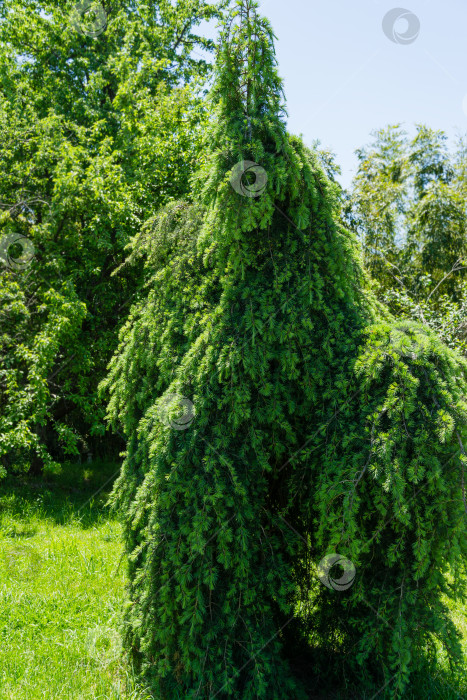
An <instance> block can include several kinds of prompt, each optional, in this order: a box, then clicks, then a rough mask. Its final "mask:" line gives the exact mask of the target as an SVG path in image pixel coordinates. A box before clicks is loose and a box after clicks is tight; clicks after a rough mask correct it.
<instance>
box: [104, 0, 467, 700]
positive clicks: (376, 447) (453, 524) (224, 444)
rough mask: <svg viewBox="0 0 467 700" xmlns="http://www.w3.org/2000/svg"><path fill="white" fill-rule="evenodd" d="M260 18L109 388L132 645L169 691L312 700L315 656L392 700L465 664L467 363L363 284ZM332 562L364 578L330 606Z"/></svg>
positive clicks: (167, 228) (225, 77) (331, 670)
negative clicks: (454, 601) (445, 662)
mask: <svg viewBox="0 0 467 700" xmlns="http://www.w3.org/2000/svg"><path fill="white" fill-rule="evenodd" d="M256 9H257V5H256V3H254V2H253V1H252V0H240V2H238V4H237V6H236V8H235V9H234V10H233V11H232V14H231V16H230V17H229V19H228V20H227V22H226V25H225V27H224V32H223V37H222V41H221V44H220V48H219V52H218V56H217V64H216V73H215V81H214V85H213V89H212V94H211V100H212V102H213V104H214V105H215V108H216V111H215V119H214V120H213V123H212V125H211V128H210V129H209V130H208V131H207V132H206V138H205V144H206V145H205V148H206V158H205V162H204V163H203V164H201V167H200V169H199V172H198V174H197V176H196V177H195V178H194V179H193V184H192V191H191V196H190V197H188V198H185V199H182V200H179V201H178V202H172V203H170V204H169V205H168V206H167V207H166V208H164V209H163V210H162V211H161V212H159V213H158V214H157V216H156V217H154V218H153V219H152V220H151V221H150V222H148V223H147V224H146V226H145V227H144V229H143V231H142V232H141V234H140V235H139V236H138V237H136V239H135V240H134V242H133V252H132V256H131V257H132V258H140V257H141V256H142V257H143V259H144V260H145V265H146V269H147V271H148V274H150V275H151V278H150V279H149V281H148V285H147V293H146V295H145V296H142V297H141V298H140V300H139V301H138V302H137V303H136V304H135V305H134V306H133V307H132V309H131V312H130V316H129V319H128V321H127V323H126V324H125V326H124V327H123V328H122V330H121V333H120V346H119V349H118V352H117V353H116V354H115V355H114V357H113V359H112V361H111V364H110V367H109V376H108V378H107V379H106V380H105V382H103V384H102V388H103V390H105V391H107V392H108V393H109V409H108V410H109V417H110V419H111V420H112V421H113V422H114V424H115V425H116V426H119V427H121V429H122V430H123V432H124V434H125V437H126V440H127V450H126V456H125V461H124V465H123V468H122V473H121V476H120V477H119V479H118V482H117V484H116V487H115V491H114V495H113V502H114V505H115V507H116V508H117V509H118V512H119V513H120V514H121V516H122V519H123V523H124V533H125V545H126V552H127V555H128V566H129V572H128V573H129V587H128V598H127V602H126V605H125V623H124V638H125V645H126V649H127V650H128V651H129V652H130V653H131V654H132V656H133V658H134V659H135V660H136V662H137V663H138V664H139V665H140V668H141V672H142V674H143V676H144V678H145V679H146V681H148V682H149V683H150V684H151V686H152V688H153V691H154V694H155V696H156V697H160V698H167V699H169V698H175V697H183V698H206V699H207V698H211V699H212V698H228V697H238V698H243V699H244V700H249V699H251V700H253V698H254V699H258V698H259V699H260V700H261V699H263V700H266V699H267V700H272V699H275V698H276V699H277V700H279V698H280V699H281V700H283V699H284V698H300V697H307V695H306V693H305V691H304V689H303V687H302V685H301V682H299V680H298V679H297V675H296V673H295V671H294V663H293V659H296V658H297V657H298V658H300V657H302V658H303V657H304V656H305V654H309V655H311V667H312V668H313V671H314V673H315V674H320V673H322V674H323V675H325V674H333V677H338V678H340V677H342V673H343V672H344V673H345V674H346V676H347V679H346V680H348V679H349V678H350V679H351V680H353V681H354V682H355V683H356V684H357V685H356V686H355V685H354V686H353V687H354V688H355V687H357V688H359V690H362V688H363V687H365V683H367V682H368V681H369V679H373V680H374V681H375V682H379V683H380V684H381V686H382V685H383V684H384V685H385V687H386V686H387V687H388V688H389V689H390V691H391V692H392V694H393V695H394V696H397V697H401V696H402V694H403V693H404V689H406V688H407V685H408V683H409V679H410V673H411V671H415V670H417V669H420V668H423V667H424V664H425V665H426V663H427V662H428V661H431V662H433V663H434V656H435V652H434V649H435V645H434V641H436V642H437V643H438V642H439V643H440V644H441V645H442V646H443V647H444V648H445V649H446V651H447V653H448V655H449V657H450V659H451V660H453V662H456V661H457V662H459V660H460V658H461V647H460V644H459V635H458V634H457V633H456V630H455V627H454V625H453V624H452V622H451V621H450V619H449V617H448V613H447V608H446V607H445V604H444V603H443V596H444V595H448V596H459V597H461V596H462V595H464V596H465V570H464V568H463V566H464V564H465V559H464V557H465V553H466V543H465V538H464V537H463V533H464V526H465V489H464V463H465V454H464V449H463V442H464V440H465V433H466V421H467V406H466V404H465V401H464V396H465V391H466V389H467V384H466V370H467V363H466V362H465V361H464V360H462V359H461V358H460V357H459V356H458V355H456V354H455V353H454V352H453V351H451V350H449V349H448V348H446V347H445V346H443V345H442V344H441V342H440V341H439V340H438V339H437V338H436V336H435V335H433V334H431V333H430V332H429V331H428V330H426V329H425V328H423V327H422V326H419V325H417V324H413V323H412V324H411V323H405V324H404V323H396V322H395V321H394V319H393V317H391V315H390V314H389V312H388V311H387V310H386V309H384V308H383V307H382V305H381V304H379V303H378V302H377V301H376V300H375V299H374V298H373V297H372V295H371V294H370V293H369V292H368V290H367V289H366V288H365V285H364V274H363V271H362V268H361V265H360V261H359V255H358V248H357V243H356V240H355V238H354V236H353V235H352V234H351V233H349V232H348V231H347V230H345V229H344V228H343V227H342V226H341V225H340V223H339V214H340V200H339V189H338V188H337V186H336V185H335V183H333V182H332V180H329V179H328V177H327V176H326V174H325V172H324V170H323V168H322V167H321V164H320V160H322V159H320V158H319V157H318V156H317V155H316V153H313V152H310V151H309V150H308V149H307V148H305V146H304V145H303V143H302V142H301V141H300V139H298V138H295V137H292V136H290V135H289V134H288V133H287V130H286V126H285V120H284V114H285V113H284V107H283V102H282V84H281V81H280V79H279V77H278V73H277V66H276V60H275V54H274V46H273V34H272V30H271V27H270V25H269V23H268V22H267V20H266V19H263V18H260V17H258V16H257V14H256ZM459 446H461V451H462V454H461V455H460V454H459ZM334 552H337V553H339V554H340V555H342V557H343V558H341V559H340V561H342V562H343V563H344V578H345V579H346V581H349V578H348V577H349V574H351V573H352V570H353V567H356V571H357V576H356V578H355V581H354V584H353V586H345V587H344V590H340V591H339V590H329V588H328V587H326V586H323V585H322V584H321V583H320V581H319V579H318V576H317V574H318V575H321V576H322V577H324V578H325V574H326V570H325V566H324V564H322V565H321V567H319V566H318V563H319V562H320V561H321V560H322V559H323V558H325V557H326V556H327V555H329V554H332V553H334ZM326 561H327V560H325V562H326ZM333 561H334V560H333ZM448 565H450V567H451V573H452V575H453V576H454V580H453V583H452V585H451V584H449V585H448V582H447V580H446V578H445V575H444V574H445V570H446V567H447V566H448ZM323 568H324V572H323ZM336 578H339V576H336ZM352 674H353V675H352Z"/></svg>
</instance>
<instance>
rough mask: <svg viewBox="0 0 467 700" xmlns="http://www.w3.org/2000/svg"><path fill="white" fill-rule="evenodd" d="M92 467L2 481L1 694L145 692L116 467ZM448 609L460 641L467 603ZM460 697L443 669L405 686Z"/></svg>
mask: <svg viewBox="0 0 467 700" xmlns="http://www.w3.org/2000/svg"><path fill="white" fill-rule="evenodd" d="M93 466H94V465H86V467H89V468H85V467H80V466H74V467H69V466H67V469H66V470H64V471H63V473H61V474H60V473H57V474H48V475H47V476H46V485H44V483H43V482H39V481H33V480H31V479H27V480H26V479H23V480H19V479H18V478H16V479H14V480H11V481H2V482H0V597H1V600H0V635H1V636H0V642H1V643H0V700H13V699H14V700H32V699H34V700H36V699H37V698H44V699H47V700H68V699H71V698H72V699H73V700H81V699H83V700H84V698H86V699H88V698H89V699H91V698H92V699H95V700H110V699H111V700H117V699H121V700H123V699H125V700H149V699H150V698H151V697H152V696H151V695H150V694H149V693H148V692H144V691H143V690H141V689H138V688H137V684H136V681H135V677H134V674H133V673H132V670H131V669H130V668H128V666H127V665H125V663H124V662H123V661H122V659H121V654H120V643H119V637H118V634H117V628H118V621H119V613H120V606H121V602H122V599H123V592H124V583H125V565H124V562H123V561H122V560H121V556H122V546H121V542H120V526H119V524H118V523H117V522H116V521H115V519H114V518H113V517H112V516H111V514H110V513H109V511H108V509H107V507H106V505H105V502H106V493H107V492H108V490H109V488H110V486H111V482H112V478H113V477H114V476H115V471H116V469H117V468H116V466H115V465H113V464H98V465H95V467H94V468H93V469H92V468H91V467H93ZM102 487H104V488H102ZM99 489H102V490H100V491H99V493H98V494H97V495H94V494H96V492H97V491H98V490H99ZM452 615H453V619H454V620H455V622H456V624H457V625H458V627H459V628H460V629H461V630H462V632H463V635H464V644H465V646H466V650H467V605H465V606H463V607H462V606H458V607H457V608H456V609H454V610H453V611H452ZM354 693H355V691H352V693H351V694H350V695H349V694H344V695H342V693H340V694H338V695H332V697H333V698H334V697H336V698H337V697H339V698H355V697H357V696H356V695H355V694H354ZM359 696H360V697H361V698H367V700H370V698H371V694H368V693H365V694H362V695H360V694H359ZM310 697H320V698H325V697H331V696H330V695H319V696H317V695H313V694H310ZM376 697H377V698H378V699H382V698H384V697H386V692H385V691H384V690H383V691H382V692H381V693H379V695H377V696H376ZM407 697H409V696H407ZM463 697H467V679H466V678H465V677H464V678H462V677H459V675H457V676H452V675H449V673H448V672H447V670H442V672H441V673H440V675H439V676H438V678H436V679H435V680H432V679H430V678H424V679H420V682H419V686H418V689H417V692H416V693H414V694H411V695H410V698H420V699H421V698H423V699H425V698H427V699H429V698H433V699H434V698H442V699H444V700H455V699H456V698H463Z"/></svg>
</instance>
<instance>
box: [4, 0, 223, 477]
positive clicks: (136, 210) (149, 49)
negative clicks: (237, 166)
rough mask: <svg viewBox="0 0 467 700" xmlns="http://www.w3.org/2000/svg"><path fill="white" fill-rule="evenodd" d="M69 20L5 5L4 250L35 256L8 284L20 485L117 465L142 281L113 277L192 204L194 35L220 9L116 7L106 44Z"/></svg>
mask: <svg viewBox="0 0 467 700" xmlns="http://www.w3.org/2000/svg"><path fill="white" fill-rule="evenodd" d="M73 7H74V3H70V2H68V3H62V2H32V1H30V0H8V1H7V2H2V3H1V5H0V130H1V134H2V138H1V143H0V172H1V173H2V176H1V179H0V235H1V236H2V237H3V236H8V235H18V234H22V235H24V236H26V237H27V238H28V239H30V240H31V241H32V243H33V245H34V247H35V251H36V255H35V257H34V260H33V261H32V263H31V265H29V266H27V267H25V268H23V269H12V268H9V267H5V266H2V270H1V276H0V314H1V319H2V324H1V341H0V342H1V346H0V464H1V465H3V468H7V469H10V470H12V469H15V470H22V469H28V468H32V469H33V470H34V471H36V472H37V471H40V469H41V468H42V465H43V464H44V463H49V462H50V461H51V460H57V459H63V457H64V456H66V455H73V456H74V457H75V458H77V457H78V458H79V457H80V455H81V454H83V453H86V452H94V453H96V452H100V453H105V454H107V455H108V454H111V453H114V454H115V452H116V450H118V447H119V444H118V441H117V442H116V441H115V440H116V438H115V437H113V438H112V437H108V439H104V438H105V435H104V433H105V428H104V424H103V415H104V410H103V406H102V403H101V402H100V401H99V399H98V397H97V392H96V389H97V384H98V382H99V380H100V379H101V378H102V377H103V375H104V373H105V367H106V364H107V362H108V360H109V358H110V356H111V353H112V351H113V349H114V348H115V344H116V339H117V333H118V328H119V326H120V325H121V323H122V322H123V320H124V319H125V317H126V315H127V313H128V305H129V304H130V303H131V300H132V297H133V295H134V294H135V292H136V290H137V288H138V284H139V283H140V282H141V279H140V275H141V271H140V270H138V269H135V268H131V269H130V268H125V269H124V270H122V271H121V273H120V274H118V275H113V272H115V271H116V270H117V268H119V266H120V265H121V264H122V262H123V261H124V259H125V252H124V249H125V246H126V245H127V243H128V242H129V241H130V240H131V238H132V236H134V235H135V234H136V232H138V231H139V229H140V228H141V226H142V224H143V223H144V222H145V221H146V220H148V219H149V218H150V217H151V216H152V215H153V214H154V213H155V212H156V211H157V210H158V208H159V207H160V206H161V205H162V204H164V203H166V202H168V201H170V200H172V199H176V198H178V197H180V196H181V195H183V194H185V193H186V191H187V189H188V187H189V178H190V175H191V173H192V171H193V166H194V164H195V162H196V161H197V158H198V154H199V139H200V135H201V132H202V125H203V123H204V122H205V121H206V119H207V118H208V114H207V112H206V109H205V107H204V105H203V99H202V92H201V90H200V85H201V82H202V81H203V80H204V79H205V78H206V76H207V74H208V72H209V66H208V64H207V62H206V60H205V59H204V58H202V57H201V54H199V53H198V52H199V50H200V49H203V50H205V51H208V52H209V51H210V50H211V49H212V42H210V41H208V40H206V39H203V38H202V37H201V36H198V35H197V34H196V33H194V27H195V26H196V25H198V24H199V23H200V22H202V21H203V20H207V19H210V18H212V17H214V16H215V15H216V13H217V9H216V8H215V7H214V6H213V5H211V4H208V3H205V2H202V1H201V0H181V1H180V2H177V4H176V6H174V5H172V3H170V2H164V1H162V2H158V3H150V4H147V3H142V2H120V1H119V2H113V3H112V5H111V6H110V5H109V6H107V5H106V9H107V27H106V29H105V31H104V32H103V33H102V34H101V35H100V36H97V37H95V38H92V37H90V36H87V35H83V34H82V33H80V32H78V31H76V29H75V28H74V25H73V23H72V22H71V21H70V16H71V13H72V10H73ZM196 49H197V50H198V51H197V54H196V55H194V54H193V50H196ZM205 55H207V54H205ZM13 248H14V246H13ZM9 252H10V254H11V255H12V256H13V257H14V255H15V250H14V249H10V251H9Z"/></svg>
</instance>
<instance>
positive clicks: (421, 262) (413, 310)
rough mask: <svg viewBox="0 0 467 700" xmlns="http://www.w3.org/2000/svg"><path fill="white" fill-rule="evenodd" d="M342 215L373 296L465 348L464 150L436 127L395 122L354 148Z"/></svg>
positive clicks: (466, 233)
mask: <svg viewBox="0 0 467 700" xmlns="http://www.w3.org/2000/svg"><path fill="white" fill-rule="evenodd" d="M358 156H359V160H360V164H359V169H358V172H357V175H356V178H355V181H354V183H353V186H352V189H351V193H350V197H349V202H348V207H347V215H348V218H349V220H350V223H351V225H352V226H353V227H354V229H355V230H356V231H357V233H358V235H359V238H360V240H361V243H362V247H363V257H364V264H365V267H366V269H367V270H368V272H369V273H370V275H371V277H372V278H373V280H374V281H375V283H376V285H377V294H378V296H379V297H380V298H381V299H382V300H383V301H385V302H386V303H387V304H389V306H390V308H391V310H392V311H393V312H394V313H395V314H396V315H397V316H402V317H406V318H411V319H415V320H422V321H424V322H426V323H428V324H429V325H430V327H431V328H432V329H433V330H435V331H436V332H437V333H438V334H440V335H441V337H442V338H443V340H445V341H446V342H447V343H448V344H449V345H451V346H452V347H456V348H457V349H459V350H461V351H462V352H465V350H466V347H467V346H466V326H467V324H466V321H467V318H466V312H467V305H466V302H467V296H466V293H467V282H466V275H465V271H466V269H467V267H466V264H465V260H466V255H467V210H466V195H467V179H466V169H465V168H466V152H465V143H464V141H463V139H459V140H458V143H457V144H456V149H455V151H454V152H450V151H449V150H448V146H447V137H446V135H445V134H444V133H443V132H442V131H433V130H432V129H429V128H428V127H426V126H423V125H418V126H417V128H416V134H415V136H414V137H413V138H409V136H408V135H407V133H406V132H405V131H404V130H403V129H402V128H401V127H400V125H395V126H390V127H388V128H387V129H382V130H380V131H377V132H375V140H374V142H373V143H372V144H370V146H369V147H367V148H362V149H360V150H359V151H358Z"/></svg>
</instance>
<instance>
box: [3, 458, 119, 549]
mask: <svg viewBox="0 0 467 700" xmlns="http://www.w3.org/2000/svg"><path fill="white" fill-rule="evenodd" d="M119 472H120V465H119V464H117V463H115V462H97V461H96V462H94V463H92V464H75V463H66V464H63V465H62V466H60V468H59V469H57V470H55V471H47V472H45V473H44V474H43V476H42V477H41V478H37V477H30V476H28V475H27V474H26V475H13V476H8V477H6V478H5V479H1V480H0V527H1V529H2V531H3V534H4V535H6V536H8V537H18V538H25V539H27V538H28V537H33V536H34V534H35V533H36V529H35V528H34V526H33V521H34V519H35V518H38V519H44V518H46V519H48V520H51V521H52V522H54V523H55V524H57V525H66V524H69V523H70V522H76V523H78V522H79V524H80V525H81V527H83V528H91V527H94V526H95V525H97V524H99V523H100V522H102V521H103V520H107V519H108V518H109V506H108V496H109V494H110V492H111V490H112V486H113V482H114V481H115V479H116V478H117V476H118V474H119ZM14 519H15V520H16V519H17V520H18V521H20V522H21V525H18V524H17V523H14V522H11V521H12V520H14Z"/></svg>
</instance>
